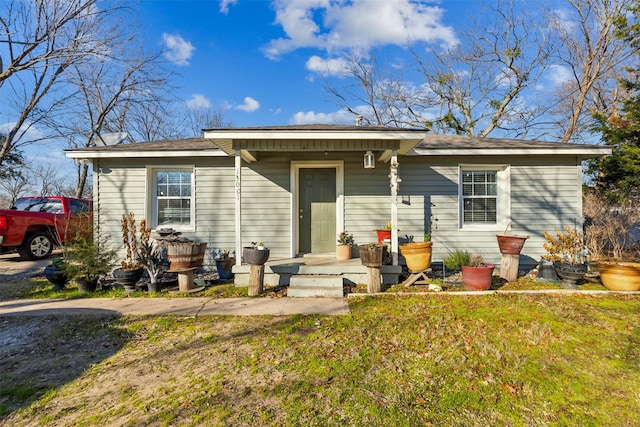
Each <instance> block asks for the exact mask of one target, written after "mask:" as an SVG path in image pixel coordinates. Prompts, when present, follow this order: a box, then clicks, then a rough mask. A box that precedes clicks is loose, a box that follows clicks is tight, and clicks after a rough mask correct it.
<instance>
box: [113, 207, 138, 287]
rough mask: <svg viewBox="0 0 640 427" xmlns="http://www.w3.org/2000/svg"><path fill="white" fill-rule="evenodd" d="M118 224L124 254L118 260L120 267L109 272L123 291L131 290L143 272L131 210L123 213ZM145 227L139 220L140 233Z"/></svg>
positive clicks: (133, 215) (134, 221)
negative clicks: (121, 258) (120, 230)
mask: <svg viewBox="0 0 640 427" xmlns="http://www.w3.org/2000/svg"><path fill="white" fill-rule="evenodd" d="M120 226H121V228H122V243H123V244H124V248H125V251H126V255H125V258H124V260H122V261H121V262H120V267H119V268H116V269H115V270H113V272H112V273H111V274H112V275H113V278H114V279H115V280H116V282H117V283H118V284H119V285H121V286H122V287H123V288H124V290H125V292H133V291H135V289H136V283H138V281H139V280H140V278H141V277H142V274H143V273H144V269H143V267H142V264H141V263H140V260H139V254H138V237H137V235H136V220H135V214H134V213H133V212H129V215H126V214H123V215H122V219H121V221H120ZM145 228H146V224H145V222H144V220H142V221H141V222H140V232H141V233H142V232H143V230H144V229H145Z"/></svg>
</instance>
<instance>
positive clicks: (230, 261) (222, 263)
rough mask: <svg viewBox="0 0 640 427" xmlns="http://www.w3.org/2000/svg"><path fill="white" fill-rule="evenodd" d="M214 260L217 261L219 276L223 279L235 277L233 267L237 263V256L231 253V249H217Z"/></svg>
mask: <svg viewBox="0 0 640 427" xmlns="http://www.w3.org/2000/svg"><path fill="white" fill-rule="evenodd" d="M214 260H215V262H216V270H218V278H220V279H222V280H230V279H233V271H232V269H233V266H234V265H235V263H236V257H235V256H232V255H231V251H229V250H227V249H218V250H216V252H215V255H214Z"/></svg>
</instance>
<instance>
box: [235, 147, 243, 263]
mask: <svg viewBox="0 0 640 427" xmlns="http://www.w3.org/2000/svg"><path fill="white" fill-rule="evenodd" d="M235 180H236V182H235V190H236V209H235V211H236V218H235V220H236V226H235V229H236V265H240V264H242V223H241V221H240V218H241V217H242V215H241V206H242V204H241V203H240V202H241V201H242V157H240V150H236V156H235Z"/></svg>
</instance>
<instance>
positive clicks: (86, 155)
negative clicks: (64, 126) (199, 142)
mask: <svg viewBox="0 0 640 427" xmlns="http://www.w3.org/2000/svg"><path fill="white" fill-rule="evenodd" d="M65 155H66V156H67V157H68V158H70V159H116V158H137V159H141V158H156V157H227V154H225V153H224V152H223V151H220V150H217V149H212V150H177V151H170V150H166V151H165V150H163V151H154V150H151V151H85V150H69V151H65Z"/></svg>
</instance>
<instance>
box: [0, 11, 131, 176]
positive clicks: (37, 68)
mask: <svg viewBox="0 0 640 427" xmlns="http://www.w3.org/2000/svg"><path fill="white" fill-rule="evenodd" d="M119 10H120V8H119V7H118V6H105V5H104V4H102V3H101V4H100V5H99V6H98V5H97V0H35V1H27V0H8V1H4V2H0V44H2V48H3V49H2V50H3V52H5V55H6V56H5V57H4V58H3V61H2V63H3V67H4V68H2V69H0V89H3V90H5V91H8V92H10V94H9V95H3V96H2V97H1V98H2V99H5V100H7V99H11V100H13V101H14V103H13V104H12V106H13V107H14V111H15V112H16V117H15V121H14V122H13V125H12V127H11V129H10V130H9V131H8V133H7V137H6V138H5V140H4V141H3V143H2V146H0V166H1V165H2V163H3V162H4V161H5V160H6V159H7V158H8V156H10V155H11V153H12V152H14V151H15V150H16V149H18V148H19V147H21V146H24V145H26V144H28V143H32V142H35V141H38V140H43V139H46V138H47V137H48V136H49V135H43V134H41V133H39V132H29V131H30V130H33V127H34V126H36V125H37V124H38V123H39V122H41V121H42V120H43V119H44V118H45V117H47V116H49V115H51V114H53V111H55V109H56V108H57V107H58V106H60V105H61V104H63V103H64V101H65V98H66V96H68V94H62V93H59V94H56V96H55V97H52V96H48V95H50V93H51V92H52V91H54V90H55V89H56V87H57V86H58V85H59V83H60V82H61V81H62V80H63V78H64V76H65V73H66V72H67V69H68V68H69V67H70V66H71V65H72V64H75V65H78V64H80V63H82V61H84V60H86V59H87V58H90V57H94V58H95V57H100V58H107V57H108V56H109V49H108V48H107V47H106V46H107V44H108V40H109V38H110V37H112V36H113V34H117V33H114V32H112V31H110V29H108V28H105V27H107V26H108V25H109V24H108V21H109V18H110V17H111V16H113V15H114V14H116V13H117V12H118V11H119Z"/></svg>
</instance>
